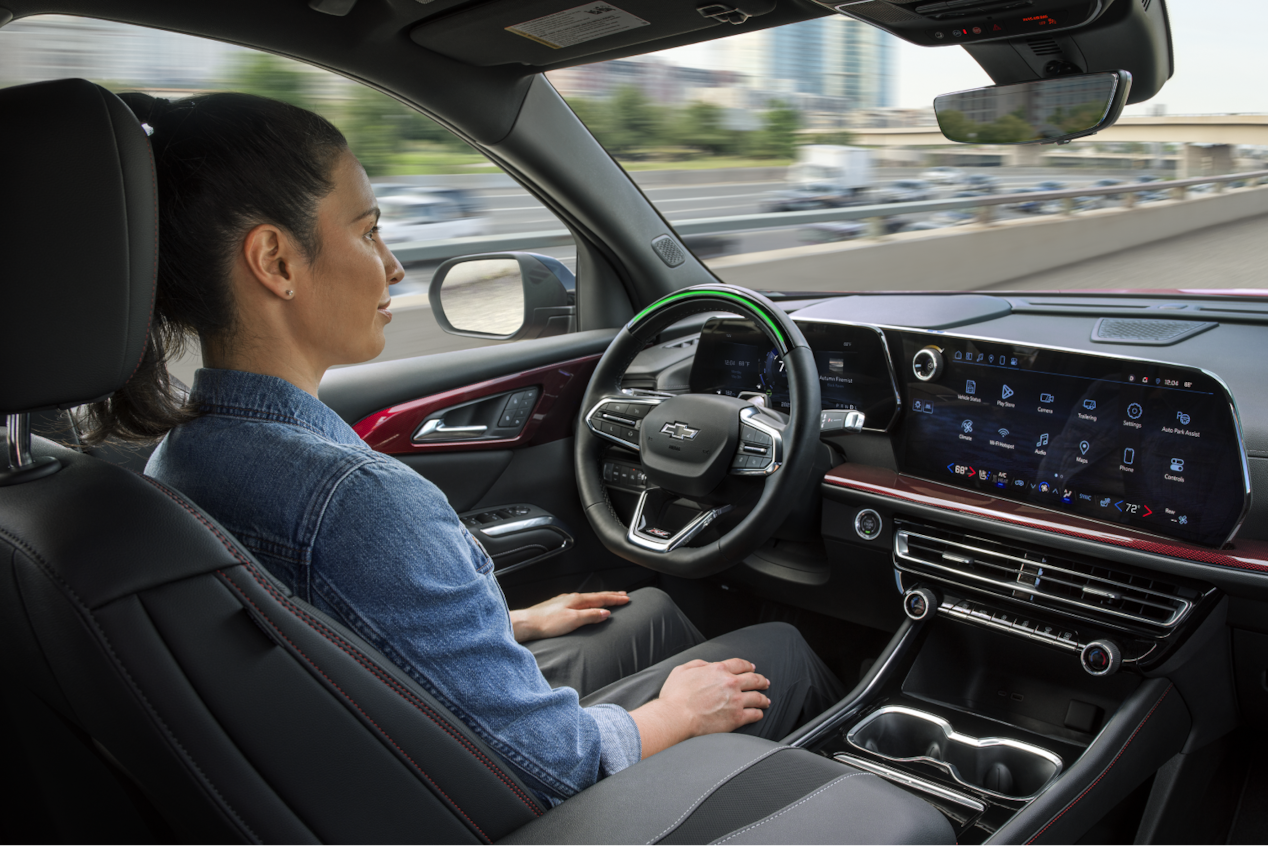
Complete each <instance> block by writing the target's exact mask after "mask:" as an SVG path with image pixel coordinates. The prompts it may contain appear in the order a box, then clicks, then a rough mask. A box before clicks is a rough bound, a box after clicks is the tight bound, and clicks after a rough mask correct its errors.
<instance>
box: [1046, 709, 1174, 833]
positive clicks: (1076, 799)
mask: <svg viewBox="0 0 1268 846" xmlns="http://www.w3.org/2000/svg"><path fill="white" fill-rule="evenodd" d="M1173 687H1175V685H1174V684H1168V685H1167V689H1166V690H1164V691H1163V692H1162V696H1159V697H1158V701H1157V702H1155V703H1154V707H1152V708H1150V709H1149V713H1148V714H1146V715H1145V718H1144V719H1143V720H1141V721H1140V725H1138V726H1136V730H1135V731H1133V732H1132V734H1131V737H1129V738H1127V742H1126V743H1124V744H1123V747H1122V748H1121V749H1119V750H1118V754H1117V755H1115V756H1114V760H1112V761H1110V762H1109V764H1107V765H1106V767H1105V769H1103V770H1101V774H1100V775H1098V776H1097V777H1096V780H1095V781H1093V782H1092V783H1091V784H1089V785H1088V786H1087V787H1085V788H1083V792H1082V793H1080V794H1079V795H1078V796H1075V797H1074V798H1073V799H1071V800H1070V804H1068V805H1066V806H1065V807H1064V808H1062V809H1061V812H1060V813H1058V814H1057V815H1056V816H1055V817H1053V818H1052V819H1050V820H1048V824H1047V825H1045V826H1044V827H1043V828H1041V829H1039V831H1038V832H1036V834H1035V836H1034V837H1032V838H1030V839H1029V840H1027V841H1026V843H1027V844H1031V843H1034V842H1035V841H1036V840H1038V839H1039V838H1040V837H1042V836H1043V833H1044V832H1045V831H1047V830H1048V829H1049V828H1051V827H1052V825H1053V824H1054V823H1055V822H1056V821H1057V820H1059V819H1061V817H1063V816H1064V815H1065V812H1066V811H1068V810H1070V809H1071V808H1073V807H1074V806H1075V805H1076V804H1078V802H1079V800H1080V799H1082V798H1083V797H1084V796H1086V795H1087V794H1088V791H1090V790H1091V789H1092V788H1093V787H1096V786H1097V785H1098V784H1100V783H1101V779H1103V778H1105V776H1106V774H1107V773H1108V772H1109V771H1110V769H1111V768H1112V767H1113V766H1114V765H1115V764H1117V763H1118V759H1119V758H1121V757H1123V753H1124V752H1126V751H1127V747H1128V746H1131V743H1132V741H1133V740H1135V739H1136V735H1138V734H1140V730H1141V729H1143V728H1144V727H1145V723H1147V722H1149V718H1150V717H1152V716H1153V715H1154V711H1157V710H1158V706H1159V705H1161V704H1162V700H1164V699H1166V698H1167V694H1168V693H1170V692H1171V688H1173Z"/></svg>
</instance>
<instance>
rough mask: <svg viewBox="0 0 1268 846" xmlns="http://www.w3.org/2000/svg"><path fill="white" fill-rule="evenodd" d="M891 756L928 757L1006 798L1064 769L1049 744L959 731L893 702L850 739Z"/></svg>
mask: <svg viewBox="0 0 1268 846" xmlns="http://www.w3.org/2000/svg"><path fill="white" fill-rule="evenodd" d="M845 739H846V740H847V741H848V742H849V743H850V745H852V746H855V747H857V748H859V749H862V750H865V751H867V752H871V753H872V754H874V755H879V756H880V757H882V758H886V759H888V760H890V761H923V762H925V763H928V764H933V765H934V766H937V767H940V768H942V769H943V770H946V771H947V772H948V773H949V774H950V775H951V777H952V778H954V779H955V780H956V781H958V782H960V783H961V784H963V785H965V786H967V787H972V788H974V789H976V790H980V791H982V792H984V793H989V794H991V795H992V796H999V797H1001V798H1004V799H1030V798H1032V797H1033V796H1034V795H1035V794H1037V793H1038V792H1039V791H1040V790H1042V789H1043V788H1044V786H1045V785H1047V784H1048V782H1049V781H1051V780H1052V779H1054V778H1056V776H1057V775H1058V774H1059V773H1060V772H1061V767H1062V764H1061V758H1060V757H1059V756H1057V755H1054V754H1053V753H1051V752H1049V751H1048V750H1047V749H1040V748H1039V747H1038V746H1031V745H1030V744H1029V743H1021V742H1020V741H1016V740H1009V739H1008V738H1005V737H981V738H978V737H969V736H967V735H963V734H957V733H956V731H955V729H953V728H952V727H951V724H950V723H948V722H947V721H946V720H944V719H942V718H941V717H936V716H934V715H933V714H927V713H925V712H924V711H916V710H914V709H912V708H903V707H901V706H897V705H891V706H889V707H886V708H882V709H880V710H879V711H876V712H875V713H873V714H871V715H869V716H868V717H867V719H865V720H863V722H861V723H859V724H858V725H857V726H855V727H854V728H853V729H851V730H850V732H849V734H847V735H846V738H845Z"/></svg>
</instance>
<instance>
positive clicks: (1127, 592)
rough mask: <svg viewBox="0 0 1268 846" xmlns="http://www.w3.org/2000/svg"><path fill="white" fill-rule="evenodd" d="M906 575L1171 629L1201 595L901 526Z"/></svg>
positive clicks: (899, 547)
mask: <svg viewBox="0 0 1268 846" xmlns="http://www.w3.org/2000/svg"><path fill="white" fill-rule="evenodd" d="M895 551H896V553H897V555H898V558H899V559H900V562H901V563H900V568H904V569H912V570H915V571H919V570H920V569H921V568H922V566H923V567H927V568H931V569H932V571H933V572H931V573H927V575H934V576H935V577H943V578H948V577H950V578H953V579H954V577H956V576H959V577H961V578H962V579H965V580H967V581H969V582H971V583H973V584H975V585H977V586H985V587H986V588H987V589H990V590H993V591H995V592H998V593H1000V594H1001V595H1010V596H1013V597H1016V598H1022V597H1026V598H1036V599H1051V600H1054V601H1055V602H1056V603H1059V604H1062V605H1066V606H1073V607H1077V608H1079V609H1082V610H1084V611H1086V612H1091V613H1094V614H1098V615H1108V616H1110V617H1113V618H1116V619H1119V620H1124V619H1126V620H1130V621H1132V622H1136V623H1142V624H1146V625H1150V626H1162V627H1166V628H1169V627H1171V626H1174V625H1176V624H1177V623H1179V622H1180V621H1181V620H1182V619H1184V617H1186V616H1187V615H1188V613H1189V611H1190V610H1191V608H1192V607H1193V601H1192V600H1194V599H1196V598H1197V596H1198V592H1197V591H1195V590H1193V589H1192V588H1188V587H1184V586H1181V585H1177V584H1171V583H1169V582H1166V581H1162V580H1160V579H1156V578H1151V577H1148V576H1142V575H1139V574H1137V573H1131V572H1127V571H1124V570H1120V569H1118V568H1116V567H1111V566H1108V565H1107V564H1106V563H1105V562H1093V561H1087V560H1082V559H1076V558H1072V557H1067V556H1063V555H1055V554H1053V553H1050V552H1047V551H1043V550H1039V549H1033V548H1029V547H1026V546H1023V545H1021V544H1015V543H1010V542H1005V541H1002V540H1000V539H997V538H991V537H984V536H980V535H975V534H972V533H969V532H965V531H961V530H958V529H951V528H947V527H943V526H933V525H928V524H916V523H911V522H909V521H906V520H902V521H900V530H899V532H898V533H897V534H896V535H895Z"/></svg>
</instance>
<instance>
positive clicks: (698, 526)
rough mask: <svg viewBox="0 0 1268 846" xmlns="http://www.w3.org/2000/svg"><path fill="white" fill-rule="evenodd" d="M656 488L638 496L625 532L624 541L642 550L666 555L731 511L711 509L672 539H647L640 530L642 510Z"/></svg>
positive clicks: (643, 521) (727, 509)
mask: <svg viewBox="0 0 1268 846" xmlns="http://www.w3.org/2000/svg"><path fill="white" fill-rule="evenodd" d="M653 490H659V489H657V488H651V489H648V490H645V491H643V492H642V493H641V494H639V497H638V505H636V506H634V517H633V519H631V520H630V525H629V528H628V529H627V530H626V532H625V539H626V540H628V541H629V542H630V543H632V544H634V545H635V546H637V547H641V548H642V549H646V550H650V551H651V552H659V553H662V554H664V553H667V552H673V551H674V550H675V549H677V548H678V547H680V546H682V545H683V544H685V543H687V542H688V541H690V540H691V539H692V538H694V537H695V536H696V535H698V534H700V533H701V532H703V531H704V530H705V529H706V528H708V526H709V524H710V523H712V522H713V521H714V520H716V519H717V518H718V517H720V516H722V515H723V514H725V513H726V512H728V511H730V510H731V506H729V505H727V506H723V507H722V508H711V509H709V510H708V511H703V512H701V513H700V514H699V515H697V516H696V518H695V519H693V520H692V521H691V522H690V523H688V524H687V525H685V526H683V527H682V528H681V529H679V530H678V533H677V534H675V535H673V536H672V537H669V538H665V539H664V540H661V539H659V538H653V537H648V536H647V535H645V534H643V533H642V532H641V531H640V530H641V529H642V527H643V525H644V524H645V523H646V521H645V520H644V519H643V510H644V508H645V507H646V505H647V495H648V494H650V493H652V491H653Z"/></svg>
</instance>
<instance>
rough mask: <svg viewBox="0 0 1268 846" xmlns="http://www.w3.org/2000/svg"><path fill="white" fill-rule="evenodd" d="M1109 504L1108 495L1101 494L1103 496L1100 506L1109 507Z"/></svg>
mask: <svg viewBox="0 0 1268 846" xmlns="http://www.w3.org/2000/svg"><path fill="white" fill-rule="evenodd" d="M1109 504H1110V498H1109V497H1107V496H1103V497H1101V508H1109Z"/></svg>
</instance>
